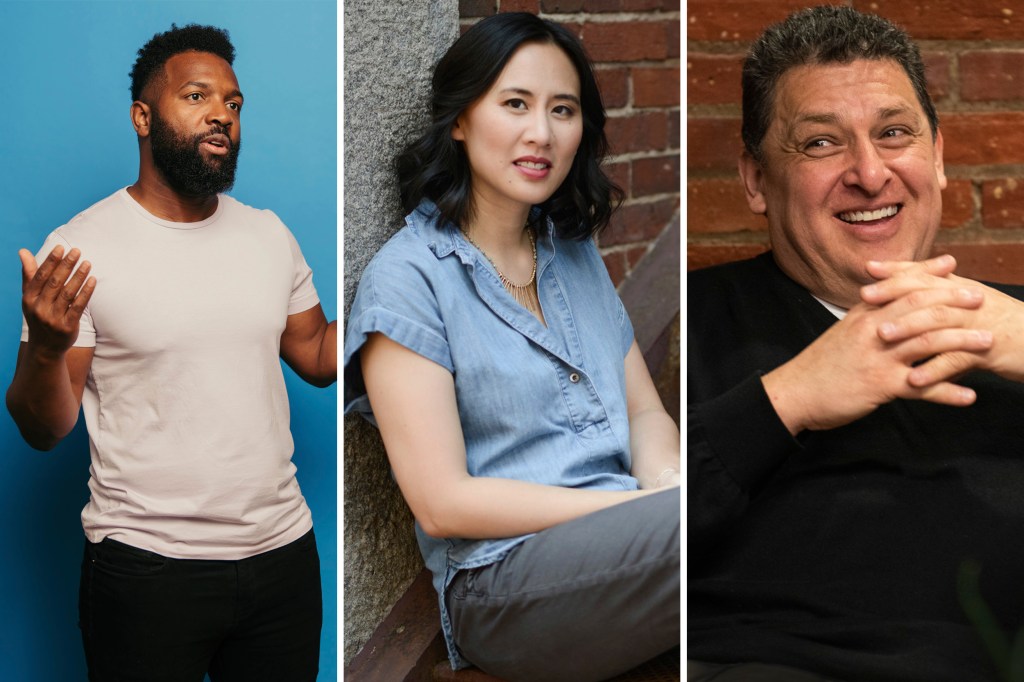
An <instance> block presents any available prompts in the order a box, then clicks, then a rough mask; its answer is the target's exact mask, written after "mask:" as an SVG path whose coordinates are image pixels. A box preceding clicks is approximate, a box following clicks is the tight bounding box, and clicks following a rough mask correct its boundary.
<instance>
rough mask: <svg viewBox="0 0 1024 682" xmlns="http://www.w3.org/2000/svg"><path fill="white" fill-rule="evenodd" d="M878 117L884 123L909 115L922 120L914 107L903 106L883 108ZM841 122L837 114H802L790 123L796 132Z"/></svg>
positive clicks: (790, 127)
mask: <svg viewBox="0 0 1024 682" xmlns="http://www.w3.org/2000/svg"><path fill="white" fill-rule="evenodd" d="M877 115H878V118H879V120H883V121H884V120H888V119H890V118H897V117H899V116H907V115H910V116H913V117H915V118H920V116H919V114H918V112H917V111H915V110H914V108H913V107H910V106H902V105H901V106H895V107H882V108H880V109H878V110H877ZM840 121H841V116H840V115H839V114H835V113H820V114H815V113H810V114H802V115H800V116H797V117H796V118H795V119H793V120H792V121H791V122H790V124H789V129H790V130H795V129H796V128H798V127H800V126H802V125H806V124H814V123H820V124H823V125H834V124H838V123H840Z"/></svg>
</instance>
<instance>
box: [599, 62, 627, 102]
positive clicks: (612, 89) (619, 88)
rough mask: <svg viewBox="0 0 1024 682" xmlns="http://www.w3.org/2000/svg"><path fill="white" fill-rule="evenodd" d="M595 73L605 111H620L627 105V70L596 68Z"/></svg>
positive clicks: (620, 68)
mask: <svg viewBox="0 0 1024 682" xmlns="http://www.w3.org/2000/svg"><path fill="white" fill-rule="evenodd" d="M595 73H596V75H597V84H598V87H599V88H600V89H601V100H602V101H603V102H604V108H605V109H620V108H622V107H624V106H626V105H627V104H629V69H625V68H622V67H612V68H598V69H597V70H596V71H595Z"/></svg>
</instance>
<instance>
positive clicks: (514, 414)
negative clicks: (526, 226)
mask: <svg viewBox="0 0 1024 682" xmlns="http://www.w3.org/2000/svg"><path fill="white" fill-rule="evenodd" d="M405 222H406V224H405V227H404V228H403V229H402V230H400V231H399V232H398V233H397V234H396V235H395V236H394V237H392V238H391V239H390V240H389V241H388V242H387V243H386V244H385V245H384V246H383V248H381V250H380V251H379V252H378V253H377V255H376V256H374V258H373V260H372V261H371V262H370V264H369V265H368V266H367V268H366V270H365V271H364V272H363V277H362V280H361V281H360V283H359V289H358V291H357V292H356V297H355V301H354V302H353V305H352V310H351V313H350V314H349V319H348V325H347V328H346V333H345V352H344V367H345V369H344V382H345V386H344V400H345V412H346V413H350V412H356V413H359V414H361V415H363V416H364V417H366V418H367V419H368V420H369V421H371V422H372V423H375V421H374V419H373V413H372V410H371V408H370V403H369V400H368V399H367V396H366V390H365V387H364V385H363V380H362V375H361V372H360V368H359V356H358V353H359V349H360V348H361V347H362V345H363V343H365V342H366V339H367V336H368V335H369V334H370V333H372V332H380V333H382V334H384V335H385V336H387V337H388V338H390V339H392V340H393V341H395V342H397V343H399V344H401V345H403V346H405V347H406V348H409V349H410V350H413V351H415V352H416V353H418V354H420V355H422V356H423V357H425V358H427V359H429V360H432V361H433V362H436V363H437V364H439V365H441V366H443V367H444V368H445V369H447V370H448V371H449V372H451V373H452V376H453V379H454V381H455V394H456V401H457V405H458V411H459V419H460V421H461V424H462V431H463V437H464V439H465V443H466V466H467V469H468V471H469V473H470V475H472V476H487V477H494V478H511V479H517V480H521V481H531V482H535V483H543V484H547V485H557V486H564V487H569V488H591V489H605V490H635V489H636V488H637V487H638V486H637V482H636V479H634V478H633V477H632V476H630V473H629V471H630V453H629V422H628V418H627V412H626V387H625V368H624V362H623V360H624V358H625V355H626V353H627V351H628V350H629V348H630V346H631V345H632V343H633V327H632V324H631V323H630V321H629V317H628V315H627V314H626V311H625V308H624V307H623V305H622V302H621V301H620V300H619V297H618V295H617V294H616V292H615V288H614V286H613V285H612V283H611V280H610V279H609V277H608V273H607V271H606V269H605V267H604V263H603V262H602V260H601V256H600V254H599V253H598V251H597V248H596V246H595V245H594V243H593V242H592V241H590V240H586V241H566V240H561V239H558V238H557V237H555V236H554V234H553V227H552V226H551V224H550V223H548V224H547V225H546V226H545V227H544V229H542V230H541V234H540V235H539V237H538V239H537V293H538V297H539V299H540V303H541V309H542V310H543V313H544V319H545V322H546V323H547V326H545V325H544V324H542V323H541V322H540V321H539V320H538V319H537V318H536V317H534V316H533V314H531V313H530V312H529V311H528V310H526V309H525V308H523V307H522V306H521V305H520V304H518V303H516V302H515V301H514V300H513V299H512V297H511V295H510V294H509V293H508V292H507V291H506V290H505V288H504V286H503V285H502V284H501V281H500V280H499V279H498V275H497V272H496V271H495V269H494V266H493V265H491V263H490V261H488V259H487V258H486V257H485V256H484V255H483V254H482V253H481V252H480V251H479V250H478V249H477V248H476V247H475V246H473V245H472V244H470V243H469V242H468V241H467V240H466V238H465V236H464V235H463V234H462V233H461V232H460V231H459V229H458V228H456V227H455V226H454V225H452V224H450V223H445V222H442V221H441V220H440V219H439V218H438V217H437V214H436V209H435V207H434V205H433V204H432V203H431V202H429V201H425V202H423V203H422V204H421V205H420V206H419V207H418V208H417V209H416V211H414V212H413V213H411V214H410V215H409V216H407V217H406V221H405ZM416 537H417V540H418V542H419V546H420V551H421V552H422V554H423V558H424V562H425V563H426V565H427V567H428V568H429V569H430V570H431V572H432V573H433V576H434V581H433V582H434V587H435V588H436V589H437V592H438V597H439V601H440V609H441V623H442V628H443V631H444V635H445V640H446V642H447V645H448V653H449V658H450V660H451V663H452V666H453V667H454V668H460V667H465V665H466V663H465V661H464V660H463V659H462V658H461V657H460V656H459V653H458V651H457V649H456V647H455V645H454V643H453V641H452V628H451V622H450V620H449V618H448V612H447V608H446V606H445V598H444V594H445V590H446V589H447V587H448V585H449V584H450V582H451V580H452V578H453V577H454V575H455V573H456V572H457V571H458V570H460V569H463V568H475V567H479V566H485V565H487V564H490V563H493V562H496V561H500V560H501V559H502V558H503V557H504V556H505V555H506V554H508V552H509V551H510V550H511V549H512V548H513V547H515V546H516V545H518V544H519V543H521V542H523V541H524V540H526V539H527V538H528V537H530V536H529V535H523V536H520V537H513V538H501V539H495V540H463V539H459V538H448V539H439V538H432V537H430V536H428V535H427V534H426V533H424V532H423V530H422V529H421V528H420V527H419V524H416Z"/></svg>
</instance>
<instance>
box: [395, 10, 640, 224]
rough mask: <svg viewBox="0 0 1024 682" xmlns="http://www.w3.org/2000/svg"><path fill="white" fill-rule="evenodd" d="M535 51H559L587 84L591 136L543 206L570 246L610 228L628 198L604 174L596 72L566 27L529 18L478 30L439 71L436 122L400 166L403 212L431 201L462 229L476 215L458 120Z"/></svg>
mask: <svg viewBox="0 0 1024 682" xmlns="http://www.w3.org/2000/svg"><path fill="white" fill-rule="evenodd" d="M527 43H542V44H550V45H555V46H557V47H558V48H560V49H561V50H562V52H564V53H565V55H566V56H567V57H568V58H569V61H570V62H572V65H573V66H574V67H575V69H576V74H577V75H578V76H579V79H580V108H581V110H582V112H581V113H582V116H583V135H582V138H581V140H580V146H579V149H578V150H577V151H576V156H575V158H574V159H573V162H572V168H571V169H570V170H569V174H568V175H567V176H566V178H565V180H564V181H563V182H562V185H561V186H560V187H559V188H558V189H557V190H555V193H554V194H553V195H552V196H551V197H550V198H549V199H548V200H547V201H545V202H544V203H543V204H541V205H540V206H539V208H540V215H539V219H541V220H543V219H546V218H551V220H552V222H553V223H554V225H555V230H556V233H557V234H558V236H559V237H561V238H563V239H586V238H588V237H591V236H593V235H595V234H597V233H598V232H599V231H600V230H601V229H603V228H604V227H605V226H606V225H607V224H608V222H609V220H610V218H611V214H612V212H613V211H614V209H615V207H616V206H617V204H618V202H619V199H620V198H621V196H622V192H621V190H620V189H619V188H618V187H616V186H615V184H614V183H613V182H612V181H611V180H610V179H609V178H608V176H607V175H605V173H604V171H603V170H602V169H601V160H602V159H603V158H604V156H605V154H606V153H607V149H608V141H607V138H606V137H605V132H604V124H605V111H604V104H603V103H602V102H601V93H600V91H599V90H598V87H597V79H596V78H595V77H594V70H593V66H592V65H591V63H590V59H589V58H588V57H587V54H586V52H585V51H584V50H583V46H582V45H581V44H580V41H579V40H578V39H577V38H576V36H574V35H573V34H572V33H570V32H569V31H568V30H567V29H565V28H564V27H562V26H560V25H558V24H556V23H554V22H552V21H548V20H546V19H541V18H539V17H537V16H535V15H533V14H530V13H528V12H507V13H503V14H497V15H494V16H491V17H488V18H486V19H483V20H482V21H480V22H478V23H476V24H474V25H473V27H472V28H470V29H469V30H468V31H466V33H465V34H463V35H462V37H461V38H459V39H458V40H457V41H455V44H454V45H452V46H451V47H450V48H449V49H448V52H447V53H446V54H445V55H444V57H442V58H441V61H440V62H438V64H437V67H436V68H435V69H434V77H433V82H432V84H433V98H432V108H431V112H432V116H431V122H430V125H429V126H428V128H427V130H426V132H424V133H423V135H422V136H420V137H419V138H418V139H417V140H416V141H414V142H413V143H412V144H411V145H409V147H407V148H406V149H405V151H403V152H402V153H401V154H399V156H398V158H397V159H396V161H395V167H396V170H397V173H398V184H399V190H400V192H401V198H402V206H403V207H404V208H405V210H406V211H407V212H411V211H413V210H414V209H415V208H416V206H417V205H419V202H420V200H421V199H423V198H424V197H425V198H427V199H430V200H431V201H433V202H434V204H435V205H436V206H437V208H438V210H439V212H440V214H441V216H442V217H443V218H444V219H445V220H448V221H450V222H452V223H454V224H455V225H462V224H463V223H464V221H465V220H466V219H468V218H469V217H470V215H471V214H472V210H473V207H472V205H471V200H472V195H471V192H470V189H471V181H472V177H471V173H470V168H469V159H468V157H467V156H466V151H465V149H464V148H463V146H462V143H461V142H457V141H455V140H453V139H452V128H453V127H454V126H455V123H456V121H457V119H458V117H459V116H460V115H461V114H462V113H463V112H464V111H465V110H466V108H467V107H469V106H470V105H471V104H473V103H474V102H475V101H476V100H477V99H479V98H480V97H482V96H483V95H484V94H485V93H486V92H487V91H488V90H489V89H490V87H491V86H492V85H493V84H494V81H496V80H497V79H498V76H499V75H500V74H501V72H502V70H503V69H504V68H505V65H506V64H507V63H508V61H509V59H510V58H511V57H512V55H513V53H515V51H516V50H518V49H519V48H520V47H522V46H523V45H524V44H527Z"/></svg>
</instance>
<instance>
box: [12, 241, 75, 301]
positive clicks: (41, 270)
mask: <svg viewBox="0 0 1024 682" xmlns="http://www.w3.org/2000/svg"><path fill="white" fill-rule="evenodd" d="M19 253H20V252H19ZM63 258H64V247H63V246H61V245H60V244H58V245H57V246H55V247H53V250H52V251H50V253H49V254H48V255H47V256H46V258H44V259H43V262H42V263H40V264H39V267H38V268H36V271H35V273H34V274H33V275H32V279H31V280H30V282H29V283H28V285H27V286H26V287H25V293H28V292H29V291H30V290H31V291H32V292H33V293H38V292H39V291H42V288H43V285H45V284H46V282H47V281H49V279H50V275H52V274H53V271H54V270H56V269H57V266H58V265H60V262H61V260H62V259H63ZM24 264H25V261H24V259H22V267H24Z"/></svg>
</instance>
